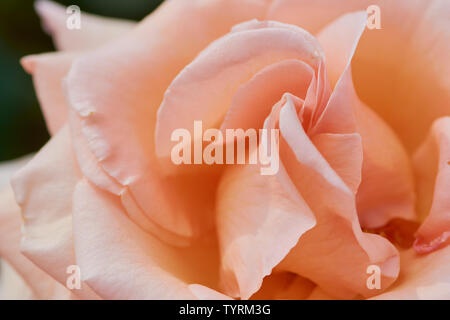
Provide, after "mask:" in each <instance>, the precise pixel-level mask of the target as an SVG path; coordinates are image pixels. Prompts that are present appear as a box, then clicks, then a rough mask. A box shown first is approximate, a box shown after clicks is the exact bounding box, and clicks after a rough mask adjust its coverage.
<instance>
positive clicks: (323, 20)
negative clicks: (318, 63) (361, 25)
mask: <svg viewBox="0 0 450 320" xmlns="http://www.w3.org/2000/svg"><path fill="white" fill-rule="evenodd" d="M373 2H374V1H370V0H367V1H365V0H345V1H339V2H336V1H333V0H319V1H308V0H274V1H273V2H272V4H271V6H270V7H269V10H268V13H267V18H268V19H273V20H276V21H281V22H284V23H289V24H293V25H298V26H301V27H302V28H304V29H306V30H308V31H309V32H311V33H313V34H316V33H318V32H319V31H320V30H321V29H322V28H323V27H325V26H326V25H327V24H328V23H330V22H332V21H333V20H335V19H337V18H338V17H339V16H341V15H343V14H346V13H348V12H353V11H358V10H366V8H367V7H368V6H369V5H370V4H373ZM375 2H376V1H375ZM324 8H326V10H324Z"/></svg>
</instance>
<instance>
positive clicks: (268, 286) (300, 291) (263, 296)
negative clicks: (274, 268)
mask: <svg viewBox="0 0 450 320" xmlns="http://www.w3.org/2000/svg"><path fill="white" fill-rule="evenodd" d="M314 287H315V284H314V283H312V282H311V281H309V280H308V279H305V278H302V277H299V276H297V275H295V274H293V273H289V272H277V273H273V274H271V275H270V276H267V277H266V278H264V282H263V284H262V286H261V289H260V290H259V291H258V292H256V293H255V294H254V295H253V296H252V297H251V300H304V299H305V298H307V297H308V296H309V295H310V294H311V292H312V291H313V289H314Z"/></svg>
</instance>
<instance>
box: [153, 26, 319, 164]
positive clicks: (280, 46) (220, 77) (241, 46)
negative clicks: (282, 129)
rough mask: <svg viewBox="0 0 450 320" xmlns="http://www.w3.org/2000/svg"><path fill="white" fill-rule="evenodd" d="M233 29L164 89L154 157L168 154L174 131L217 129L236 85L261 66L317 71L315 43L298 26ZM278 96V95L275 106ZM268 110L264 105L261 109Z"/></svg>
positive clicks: (253, 73)
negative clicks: (197, 124)
mask: <svg viewBox="0 0 450 320" xmlns="http://www.w3.org/2000/svg"><path fill="white" fill-rule="evenodd" d="M264 26H266V27H264ZM238 30H239V31H234V32H232V33H229V34H228V35H226V36H224V37H223V38H221V39H219V40H217V41H215V42H214V43H213V44H212V45H210V46H209V47H208V48H207V49H205V50H204V51H203V52H202V53H201V55H199V56H198V57H197V59H195V60H194V61H193V62H192V63H191V64H189V65H188V66H187V67H186V68H185V69H184V70H183V71H182V72H181V73H180V74H179V75H178V76H177V77H176V78H175V80H174V81H173V82H172V84H171V85H170V87H169V88H168V90H167V92H166V94H165V96H164V100H163V102H162V104H161V107H160V109H159V110H158V118H157V127H156V153H157V156H158V157H160V158H163V159H167V158H168V157H169V156H170V152H171V149H172V146H173V143H171V142H170V141H171V139H170V137H171V134H172V132H173V131H174V130H175V129H178V128H185V129H187V130H189V131H190V132H191V133H192V136H194V135H193V132H194V130H193V125H194V120H202V124H203V127H204V129H205V130H206V129H208V128H211V127H213V126H214V125H216V126H218V125H219V124H220V123H221V121H222V120H223V118H224V116H225V114H226V112H227V110H228V108H229V107H230V104H231V103H232V98H233V96H234V94H235V93H236V91H237V90H238V89H239V87H241V86H242V85H244V84H245V83H247V82H248V81H249V80H251V78H252V77H253V76H254V75H255V74H257V73H258V72H259V71H261V70H262V69H264V68H265V67H268V66H270V65H272V64H274V63H278V62H281V61H283V60H291V59H296V60H300V61H302V62H304V63H306V64H309V65H310V66H311V67H312V68H313V69H314V70H315V69H318V68H317V66H318V63H319V61H320V58H319V53H318V52H319V50H320V48H319V46H318V44H317V42H316V41H315V39H314V38H313V37H312V36H311V35H310V34H308V33H307V32H305V31H304V30H302V29H300V28H295V27H293V26H287V25H283V24H277V23H272V24H270V23H269V24H268V23H267V22H261V23H258V22H255V25H252V26H247V28H246V29H244V30H241V29H238ZM299 85H301V83H299ZM287 89H288V88H287ZM283 93H284V92H280V95H279V96H278V99H277V100H275V102H276V101H278V100H279V99H280V98H281V95H282V94H283ZM266 106H267V105H266ZM270 108H271V105H268V108H266V110H267V111H270ZM266 115H267V114H266ZM264 118H265V117H264V116H263V117H262V119H264Z"/></svg>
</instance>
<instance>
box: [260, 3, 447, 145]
mask: <svg viewBox="0 0 450 320" xmlns="http://www.w3.org/2000/svg"><path fill="white" fill-rule="evenodd" d="M371 5H378V6H379V7H380V14H381V29H379V30H378V29H375V30H370V31H368V32H366V33H365V35H364V37H363V38H362V40H361V42H360V44H359V46H358V50H357V52H356V56H355V59H354V61H353V63H352V64H353V67H354V69H353V71H354V72H353V76H354V79H355V88H356V91H357V92H358V95H359V96H360V97H361V100H362V101H363V102H365V103H366V104H367V105H368V106H370V107H371V108H372V109H374V110H375V111H376V112H377V113H378V114H379V115H380V116H381V117H382V118H383V119H384V120H385V121H386V122H387V123H388V124H389V125H390V126H391V127H392V128H393V129H394V131H395V132H396V133H397V134H398V135H399V136H400V138H401V140H402V142H403V143H404V144H405V146H406V148H407V150H409V151H410V152H411V151H414V150H415V148H416V147H417V146H418V145H419V144H420V143H421V142H422V141H423V139H424V138H425V136H426V134H427V132H428V130H429V128H430V126H431V124H432V122H433V121H434V120H435V119H437V118H438V117H441V116H445V115H449V114H450V109H449V108H450V107H449V106H448V104H446V103H442V102H443V101H448V100H450V96H449V94H450V93H449V92H450V90H449V88H450V82H449V81H448V77H447V75H448V74H449V70H448V64H447V63H446V61H447V60H448V57H447V52H448V51H449V44H450V40H449V37H450V32H448V30H449V20H448V19H447V17H448V15H449V14H450V3H449V2H448V1H446V0H436V1H421V0H397V1H389V0H347V1H334V0H318V1H309V0H275V1H274V2H273V3H272V5H271V7H270V9H269V11H268V16H267V18H268V19H274V20H277V21H281V22H285V23H291V24H295V25H299V26H301V27H302V28H305V29H306V30H308V31H309V32H311V33H313V34H316V33H318V32H319V31H320V30H321V29H322V28H323V27H325V26H326V25H327V24H328V23H330V22H332V21H333V20H334V19H336V18H337V17H339V16H340V15H342V14H344V13H347V12H352V11H356V10H366V9H367V8H368V7H369V6H371ZM323 8H326V10H324V9H323ZM371 14H372V13H371ZM410 39H414V41H412V40H410ZM412 92H413V93H414V94H411V93H412ZM424 105H426V106H427V107H426V108H424V107H423V106H424Z"/></svg>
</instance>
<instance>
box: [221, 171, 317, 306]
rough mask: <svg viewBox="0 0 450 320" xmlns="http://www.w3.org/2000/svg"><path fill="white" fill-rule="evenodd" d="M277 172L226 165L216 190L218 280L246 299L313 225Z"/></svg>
mask: <svg viewBox="0 0 450 320" xmlns="http://www.w3.org/2000/svg"><path fill="white" fill-rule="evenodd" d="M277 179H278V178H277V177H276V176H262V175H261V174H260V169H259V166H256V165H246V166H238V167H230V168H229V169H227V171H226V172H225V175H224V177H222V180H221V185H220V187H219V190H218V195H217V198H218V200H217V201H218V204H217V215H218V216H217V228H218V235H219V240H220V247H221V255H222V283H223V285H224V288H225V289H226V291H227V292H228V293H229V294H230V295H232V296H237V297H241V298H243V299H248V298H249V297H250V296H251V295H252V294H253V293H255V292H256V291H258V289H259V288H260V287H261V284H262V281H263V278H264V277H265V276H267V275H269V274H271V272H272V269H273V268H274V267H275V266H276V265H277V264H278V263H280V261H281V260H282V259H283V258H284V257H285V256H286V255H287V254H288V252H289V251H290V250H291V249H292V248H293V247H294V246H295V245H296V243H297V242H298V239H299V238H300V236H301V235H302V234H303V233H305V232H306V231H307V230H309V229H311V228H312V227H313V226H314V224H315V219H314V217H313V214H312V212H311V210H310V209H309V208H308V206H307V204H306V203H305V202H304V200H303V199H301V198H300V197H295V198H294V197H291V196H290V195H289V193H288V192H287V191H286V190H284V187H283V185H282V184H280V183H279V182H278V180H277Z"/></svg>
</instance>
